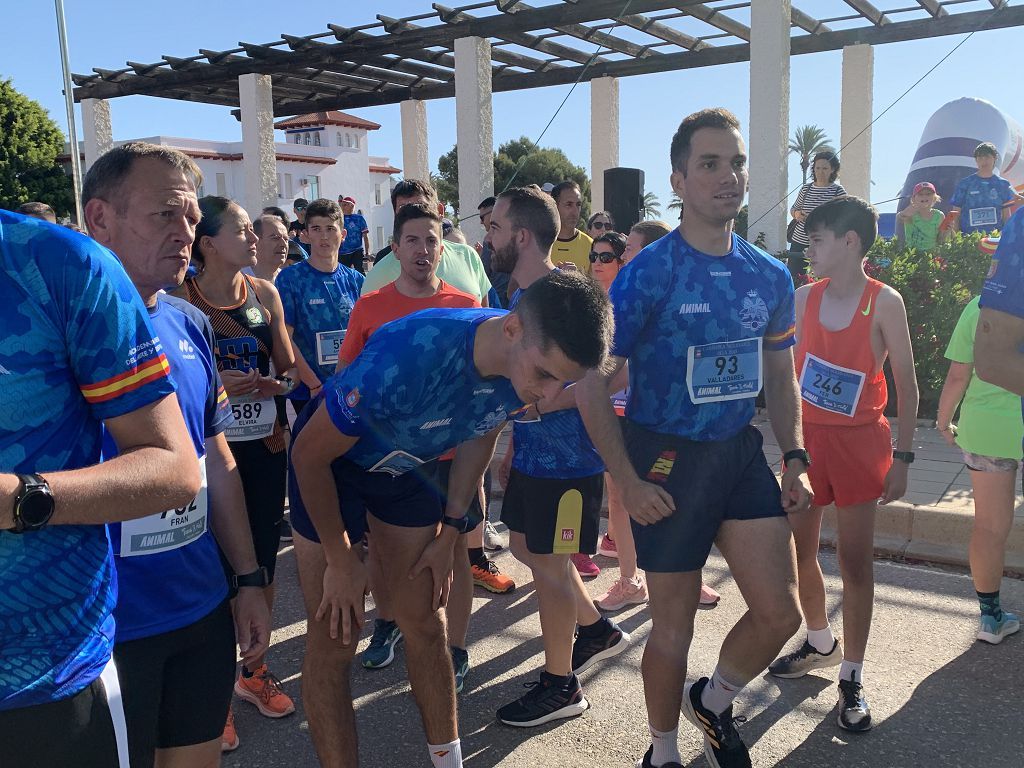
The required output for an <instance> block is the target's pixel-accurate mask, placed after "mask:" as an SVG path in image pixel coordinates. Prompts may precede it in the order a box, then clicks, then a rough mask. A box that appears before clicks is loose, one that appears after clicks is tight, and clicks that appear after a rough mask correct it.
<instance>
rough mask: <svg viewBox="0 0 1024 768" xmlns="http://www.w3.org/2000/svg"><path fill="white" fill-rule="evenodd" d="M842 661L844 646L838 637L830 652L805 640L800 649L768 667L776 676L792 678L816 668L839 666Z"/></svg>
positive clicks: (781, 657) (801, 675)
mask: <svg viewBox="0 0 1024 768" xmlns="http://www.w3.org/2000/svg"><path fill="white" fill-rule="evenodd" d="M842 663H843V648H842V646H841V645H839V639H838V638H837V639H836V642H835V644H834V645H833V646H832V650H831V651H829V652H828V653H822V652H821V651H819V650H818V649H817V648H815V647H814V646H813V645H811V644H810V643H809V642H807V641H806V640H804V644H803V645H801V646H800V648H799V649H797V650H795V651H793V652H792V653H787V654H786V655H785V656H780V657H779V658H777V659H776V660H775V661H773V662H772V664H771V666H770V667H768V671H769V672H770V673H771V674H773V675H775V677H783V678H787V679H790V678H794V677H803V676H804V675H806V674H807V673H808V672H811V671H812V670H815V669H825V668H827V667H838V666H839V665H840V664H842Z"/></svg>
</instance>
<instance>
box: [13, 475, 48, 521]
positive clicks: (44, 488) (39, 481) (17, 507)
mask: <svg viewBox="0 0 1024 768" xmlns="http://www.w3.org/2000/svg"><path fill="white" fill-rule="evenodd" d="M18 479H19V480H21V489H20V490H19V491H18V497H17V498H16V499H15V500H14V528H13V529H12V531H11V532H12V533H28V532H30V531H38V530H40V529H41V528H44V527H45V526H46V524H47V523H48V522H50V518H51V517H53V509H54V501H53V492H52V491H51V490H50V485H49V483H47V482H46V481H45V480H44V479H43V478H41V477H40V476H39V475H35V474H33V475H18Z"/></svg>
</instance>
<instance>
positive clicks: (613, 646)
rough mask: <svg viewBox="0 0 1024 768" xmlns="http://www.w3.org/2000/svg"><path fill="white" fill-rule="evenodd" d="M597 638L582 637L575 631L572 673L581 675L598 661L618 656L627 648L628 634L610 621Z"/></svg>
mask: <svg viewBox="0 0 1024 768" xmlns="http://www.w3.org/2000/svg"><path fill="white" fill-rule="evenodd" d="M604 621H607V622H608V624H607V627H606V628H605V631H604V633H603V634H601V635H600V636H598V637H583V635H581V634H580V633H579V631H578V630H577V632H576V641H575V642H574V643H573V644H572V673H573V674H574V675H581V674H583V673H584V672H586V671H587V670H588V669H590V668H591V667H592V666H594V665H595V664H597V662H599V661H604V660H605V659H610V658H611V657H612V656H618V655H619V654H620V653H622V652H623V651H624V650H626V649H627V648H628V647H629V634H628V633H627V632H624V631H623V630H621V629H619V625H618V624H616V623H615V622H614V621H612V620H611V619H604Z"/></svg>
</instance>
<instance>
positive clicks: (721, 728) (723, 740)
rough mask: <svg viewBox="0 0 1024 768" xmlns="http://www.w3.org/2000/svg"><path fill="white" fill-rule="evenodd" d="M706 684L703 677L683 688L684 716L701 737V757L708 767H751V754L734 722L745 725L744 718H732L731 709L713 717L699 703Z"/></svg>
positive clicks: (706, 680)
mask: <svg viewBox="0 0 1024 768" xmlns="http://www.w3.org/2000/svg"><path fill="white" fill-rule="evenodd" d="M707 684H708V678H706V677H702V678H701V679H700V680H698V681H697V682H695V683H687V684H686V687H685V688H683V706H682V712H683V715H684V716H685V717H686V719H687V720H689V721H690V722H691V723H693V724H694V725H695V726H697V729H698V730H699V731H700V732H701V734H703V736H704V756H705V757H706V758H707V759H708V764H709V765H710V766H711V768H751V765H750V754H749V753H748V752H747V747H746V745H745V744H744V743H743V740H742V739H741V738H740V735H739V733H738V732H737V731H736V726H735V723H745V722H746V721H747V718H745V717H733V716H732V707H731V706H730V707H729V708H728V709H727V710H725V712H723V713H722V714H720V715H716V714H715V713H714V712H712V711H711V710H710V709H707V708H705V706H704V705H703V704H702V703H701V701H700V695H701V694H702V693H703V692H704V688H705V687H706V686H707Z"/></svg>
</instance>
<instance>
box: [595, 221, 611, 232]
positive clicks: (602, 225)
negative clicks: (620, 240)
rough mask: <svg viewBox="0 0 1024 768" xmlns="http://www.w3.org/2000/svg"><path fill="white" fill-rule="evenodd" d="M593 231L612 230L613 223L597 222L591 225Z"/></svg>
mask: <svg viewBox="0 0 1024 768" xmlns="http://www.w3.org/2000/svg"><path fill="white" fill-rule="evenodd" d="M590 228H591V229H607V230H611V228H612V223H611V222H610V221H595V222H594V223H593V224H591V225H590Z"/></svg>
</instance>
